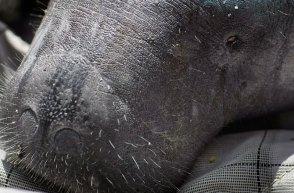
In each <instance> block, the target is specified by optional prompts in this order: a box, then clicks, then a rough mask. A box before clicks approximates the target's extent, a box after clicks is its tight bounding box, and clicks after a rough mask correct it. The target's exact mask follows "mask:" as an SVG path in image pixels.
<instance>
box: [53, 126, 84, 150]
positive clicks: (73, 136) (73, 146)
mask: <svg viewBox="0 0 294 193" xmlns="http://www.w3.org/2000/svg"><path fill="white" fill-rule="evenodd" d="M53 146H54V148H55V150H56V152H57V153H59V154H71V155H80V154H81V153H82V148H83V144H82V141H81V136H80V134H79V133H78V132H76V131H75V130H73V129H71V128H62V129H60V130H58V131H57V132H56V133H55V134H54V135H53Z"/></svg>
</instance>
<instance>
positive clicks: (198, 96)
mask: <svg viewBox="0 0 294 193" xmlns="http://www.w3.org/2000/svg"><path fill="white" fill-rule="evenodd" d="M293 10H294V9H293V2H292V1H287V0H281V1H278V2H277V1H259V2H256V1H242V2H241V1H240V2H239V1H234V0H233V1H224V2H223V3H222V4H220V2H219V1H217V0H215V1H206V0H201V1H190V0H184V1H183V0H171V1H169V0H159V1H139V0H134V1H126V2H123V1H100V0H97V1H92V0H71V1H66V0H58V1H55V0H52V1H51V2H50V4H49V6H48V10H47V14H46V16H45V17H44V19H43V21H42V24H41V26H40V27H39V30H38V31H37V33H36V37H35V39H34V42H33V43H32V46H31V49H30V51H29V53H28V55H27V56H26V57H25V58H24V60H23V62H22V64H21V66H20V67H19V69H18V70H17V72H16V74H15V75H14V76H13V77H12V79H11V80H9V81H8V83H7V84H6V85H7V86H6V88H5V92H4V93H5V94H4V95H3V96H2V100H1V106H2V107H1V109H2V111H1V117H2V118H1V120H2V121H1V128H2V132H1V133H2V139H3V140H4V141H6V143H5V148H6V151H7V152H8V155H9V156H10V158H9V160H11V162H13V163H15V164H19V165H21V166H23V167H25V168H28V169H29V170H31V171H32V172H33V173H36V174H38V175H40V176H42V177H43V178H44V179H46V180H49V181H51V182H52V183H54V184H57V185H59V186H62V187H65V188H66V189H68V190H69V191H72V192H81V193H88V192H93V193H94V192H95V193H96V192H99V193H101V192H102V193H107V192H112V193H113V192H117V193H121V192H140V193H150V192H151V193H152V192H156V193H165V192H177V191H178V189H179V188H180V186H181V185H182V184H183V182H184V181H185V179H186V178H187V177H188V176H189V174H190V172H191V168H192V167H193V163H194V160H195V159H196V158H197V154H198V152H199V151H200V149H201V147H202V146H203V144H204V143H205V142H207V141H209V139H210V138H211V137H212V136H214V135H215V134H216V133H217V132H218V131H219V130H220V129H221V128H222V127H223V126H224V125H225V124H227V123H229V122H231V121H233V120H235V119H239V118H242V117H247V116H248V115H250V116H254V115H259V114H261V113H267V112H271V111H276V110H279V109H282V108H285V107H289V106H293V100H292V99H293V96H294V89H293V88H294V84H293V82H294V77H293V76H294V75H293V73H291V72H293V68H294V66H293V54H294V53H293V45H294V39H293V37H294V36H293V34H294V30H293V29H294V28H293V24H292V22H293V14H294V11H293Z"/></svg>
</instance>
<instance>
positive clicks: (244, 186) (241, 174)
mask: <svg viewBox="0 0 294 193" xmlns="http://www.w3.org/2000/svg"><path fill="white" fill-rule="evenodd" d="M293 147H294V131H290V130H289V131H288V130H268V131H267V130H263V131H254V132H244V133H236V134H227V135H223V136H219V137H217V138H215V139H214V140H212V141H211V142H210V143H209V145H207V146H206V148H205V149H204V151H203V152H202V153H201V154H200V155H199V157H198V159H197V160H196V162H195V167H194V169H193V172H192V174H191V177H190V179H189V180H188V183H186V184H185V185H184V186H183V187H182V189H181V190H180V193H198V192H206V193H210V192H211V193H212V192H218V193H224V192H232V193H233V192H234V193H239V192H240V193H242V192H244V193H254V192H257V193H263V192H280V193H284V192H285V193H286V192H294V148H293ZM3 154H4V153H3V152H2V153H1V154H0V155H2V156H0V157H2V158H4V157H5V156H4V155H3ZM0 166H1V167H0V184H1V186H2V187H8V188H14V189H1V188H0V192H1V193H2V192H15V193H21V192H22V191H21V190H20V189H23V190H30V191H39V192H42V191H43V192H46V191H47V192H48V190H47V189H46V188H45V186H42V185H40V184H39V183H37V182H33V180H32V179H30V178H29V177H28V176H27V175H25V174H24V173H22V172H20V171H19V170H16V169H14V168H13V167H12V166H11V165H10V164H8V163H6V162H5V161H2V164H1V165H0Z"/></svg>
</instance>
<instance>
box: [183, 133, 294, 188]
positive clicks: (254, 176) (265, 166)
mask: <svg viewBox="0 0 294 193" xmlns="http://www.w3.org/2000/svg"><path fill="white" fill-rule="evenodd" d="M293 147H294V131H287V130H269V131H267V130H264V131H256V132H247V133H238V134H229V135H224V136H221V137H218V138H216V139H214V140H213V142H212V143H210V144H209V145H207V147H206V148H205V150H204V152H203V153H202V154H201V155H200V156H199V157H198V160H197V161H196V163H195V167H194V169H193V173H192V176H191V177H190V180H189V182H188V183H187V184H185V185H184V186H183V188H182V189H181V191H180V192H181V193H196V192H197V193H198V192H206V193H208V192H238V193H239V192H240V193H241V192H244V193H245V192H246V193H247V192H248V193H249V192H250V193H251V192H257V193H261V192H281V193H282V192H294V148H293Z"/></svg>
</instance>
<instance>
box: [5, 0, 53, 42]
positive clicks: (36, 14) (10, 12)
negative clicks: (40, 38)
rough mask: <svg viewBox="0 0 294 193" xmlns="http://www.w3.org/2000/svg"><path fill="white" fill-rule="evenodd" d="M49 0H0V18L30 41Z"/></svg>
mask: <svg viewBox="0 0 294 193" xmlns="http://www.w3.org/2000/svg"><path fill="white" fill-rule="evenodd" d="M48 2H49V0H0V20H1V21H3V22H4V23H6V24H7V25H8V26H9V27H10V29H11V30H12V31H14V32H15V33H16V34H17V35H19V36H21V37H22V38H23V39H24V40H25V41H27V42H29V43H30V42H31V41H32V39H33V37H34V33H35V31H36V29H37V27H38V26H39V24H40V22H41V20H42V17H43V15H44V10H46V8H47V5H48Z"/></svg>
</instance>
